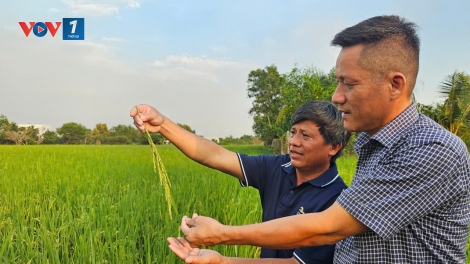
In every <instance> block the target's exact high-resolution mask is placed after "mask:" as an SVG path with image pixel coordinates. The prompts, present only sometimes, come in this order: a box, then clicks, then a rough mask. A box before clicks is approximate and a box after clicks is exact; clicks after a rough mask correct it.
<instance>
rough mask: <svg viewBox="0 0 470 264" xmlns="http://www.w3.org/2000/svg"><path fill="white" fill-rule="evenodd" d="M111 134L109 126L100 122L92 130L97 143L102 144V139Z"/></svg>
mask: <svg viewBox="0 0 470 264" xmlns="http://www.w3.org/2000/svg"><path fill="white" fill-rule="evenodd" d="M108 135H109V130H108V126H107V125H106V124H101V123H98V124H96V127H95V128H94V129H93V131H91V136H92V137H93V138H94V139H95V144H96V145H101V141H102V140H103V139H104V138H105V137H107V136H108Z"/></svg>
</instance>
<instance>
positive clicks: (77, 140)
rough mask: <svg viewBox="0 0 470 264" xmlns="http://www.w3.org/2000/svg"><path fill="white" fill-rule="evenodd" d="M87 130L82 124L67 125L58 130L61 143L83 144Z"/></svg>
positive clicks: (71, 123)
mask: <svg viewBox="0 0 470 264" xmlns="http://www.w3.org/2000/svg"><path fill="white" fill-rule="evenodd" d="M86 133H87V128H86V127H85V126H84V125H82V124H77V123H73V122H70V123H66V124H64V125H62V126H61V127H59V128H57V134H58V135H59V137H60V142H61V143H63V144H83V143H85V137H86Z"/></svg>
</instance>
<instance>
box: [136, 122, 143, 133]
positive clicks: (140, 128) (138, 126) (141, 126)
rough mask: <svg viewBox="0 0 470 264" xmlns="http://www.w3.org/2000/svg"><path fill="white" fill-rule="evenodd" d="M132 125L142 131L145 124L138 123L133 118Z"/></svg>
mask: <svg viewBox="0 0 470 264" xmlns="http://www.w3.org/2000/svg"><path fill="white" fill-rule="evenodd" d="M134 126H135V127H136V128H137V129H138V130H140V132H142V133H144V132H145V126H144V125H143V124H139V123H137V122H136V121H135V120H134Z"/></svg>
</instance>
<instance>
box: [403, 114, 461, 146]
mask: <svg viewBox="0 0 470 264" xmlns="http://www.w3.org/2000/svg"><path fill="white" fill-rule="evenodd" d="M404 141H405V142H406V143H407V145H408V146H409V147H412V148H416V147H418V148H419V147H422V146H429V145H431V146H432V145H434V146H436V148H437V146H440V147H439V148H441V149H443V150H447V151H449V152H453V153H455V154H457V155H465V153H468V150H467V148H466V146H465V143H464V142H463V141H462V140H461V139H460V138H459V137H457V136H456V135H454V134H452V133H450V132H449V131H448V130H446V129H444V128H443V127H442V126H440V125H439V124H438V123H436V122H435V121H433V120H432V119H430V118H428V117H427V116H425V115H422V114H420V115H419V118H418V120H417V121H416V122H414V123H412V124H410V125H409V127H408V129H407V131H406V133H405V135H404Z"/></svg>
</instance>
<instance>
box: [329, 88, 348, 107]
mask: <svg viewBox="0 0 470 264" xmlns="http://www.w3.org/2000/svg"><path fill="white" fill-rule="evenodd" d="M340 86H341V84H338V86H336V90H335V92H334V93H333V96H332V97H331V102H333V103H334V104H340V105H341V104H344V103H345V102H346V97H345V96H344V93H343V92H342V88H341V87H340Z"/></svg>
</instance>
